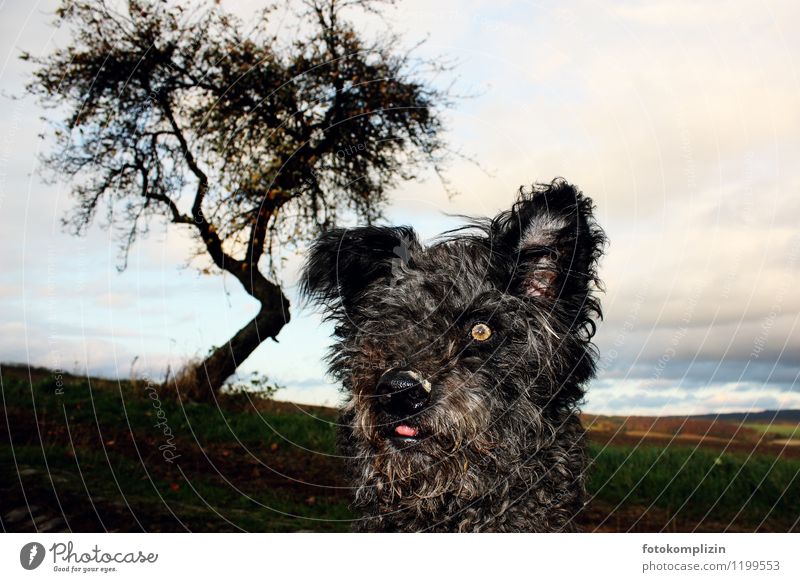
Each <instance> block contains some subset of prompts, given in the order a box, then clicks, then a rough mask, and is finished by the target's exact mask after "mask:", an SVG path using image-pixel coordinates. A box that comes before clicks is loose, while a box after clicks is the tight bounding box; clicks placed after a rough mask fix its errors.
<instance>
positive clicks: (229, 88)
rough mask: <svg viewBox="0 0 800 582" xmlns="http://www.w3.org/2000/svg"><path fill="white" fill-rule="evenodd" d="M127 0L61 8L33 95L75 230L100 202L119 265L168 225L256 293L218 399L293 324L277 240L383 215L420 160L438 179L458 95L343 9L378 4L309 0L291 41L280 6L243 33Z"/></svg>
mask: <svg viewBox="0 0 800 582" xmlns="http://www.w3.org/2000/svg"><path fill="white" fill-rule="evenodd" d="M295 4H297V3H295ZM116 6H117V5H113V6H112V5H111V4H109V3H107V2H104V1H102V0H75V1H68V0H67V1H64V2H63V3H62V5H61V7H60V8H59V9H58V11H57V19H58V22H57V25H58V26H65V27H68V28H69V30H70V31H71V40H70V43H69V44H68V45H67V46H66V47H65V48H60V49H57V50H55V51H54V52H52V53H51V54H49V55H47V56H44V57H32V56H31V55H29V54H23V56H22V58H23V59H28V60H30V61H33V62H34V63H35V65H36V69H35V72H34V75H33V78H32V81H31V82H30V83H29V85H28V87H27V89H28V92H29V93H31V94H33V95H35V96H37V97H38V98H39V99H40V101H41V103H42V104H43V105H45V106H50V107H52V108H54V112H55V115H53V116H52V118H51V120H50V122H51V127H52V137H53V138H54V142H53V147H52V148H50V149H49V150H48V153H47V154H45V156H44V158H43V161H44V167H45V168H46V169H47V170H49V172H50V175H49V176H48V177H49V179H51V180H62V179H69V180H70V181H71V184H72V195H73V199H74V202H75V204H74V206H73V207H72V209H71V211H70V212H69V213H68V215H67V216H66V217H65V218H64V224H65V225H66V226H67V227H68V228H69V229H70V230H71V231H72V232H74V233H76V234H82V233H84V232H85V231H86V229H87V227H88V226H89V225H90V224H91V223H92V221H93V219H94V218H95V215H96V214H97V213H98V211H100V210H101V209H102V210H104V211H105V213H106V217H107V219H106V221H104V226H107V227H108V228H109V229H111V230H112V231H113V232H114V233H115V234H116V236H117V237H118V240H119V245H120V251H121V252H120V269H124V268H125V266H126V263H127V256H128V252H129V250H130V248H131V245H133V244H134V242H135V241H136V240H137V239H139V237H141V236H143V235H145V234H147V232H148V230H149V229H150V228H152V226H153V225H154V224H173V225H177V227H179V228H183V229H186V230H188V231H189V232H190V233H192V235H193V238H194V239H195V240H196V242H197V253H198V254H201V255H205V256H207V257H208V258H209V259H210V262H211V264H213V268H212V270H214V271H216V272H220V271H226V272H228V273H229V274H230V275H232V276H233V277H234V278H236V280H237V281H239V282H240V283H241V285H242V286H243V288H244V289H245V290H246V291H247V293H249V294H250V295H252V296H253V297H254V298H255V299H257V300H258V301H259V303H260V304H261V308H260V309H259V311H258V313H257V314H256V316H255V317H254V318H253V319H252V320H251V321H249V322H248V323H247V324H246V325H245V326H244V327H242V328H241V329H240V330H239V331H238V332H236V333H235V334H234V335H233V337H232V338H231V339H230V341H228V342H227V343H226V344H225V345H223V346H220V347H216V348H213V349H212V350H211V351H210V352H209V355H208V356H207V357H206V359H205V360H204V361H203V362H202V363H201V364H200V365H199V366H198V368H197V370H196V372H197V375H198V378H199V380H200V382H201V384H202V386H201V393H202V394H204V395H205V396H206V397H210V396H211V394H212V393H213V392H214V391H216V390H218V389H219V388H220V387H221V386H222V385H223V383H224V382H225V380H226V379H227V378H228V377H229V376H230V375H232V374H233V373H234V372H235V370H236V368H237V366H238V365H239V364H241V363H242V362H243V361H244V360H245V359H246V358H247V357H248V356H249V355H250V354H251V353H252V352H253V350H255V348H256V347H257V346H258V345H259V344H260V343H261V342H262V341H264V340H265V339H266V338H273V339H274V338H275V337H276V336H277V335H278V332H279V331H280V330H281V329H282V328H283V326H284V325H285V324H286V323H287V322H288V321H289V301H288V300H287V299H286V296H285V295H284V294H283V292H282V290H281V287H280V284H279V280H278V278H277V276H276V270H275V269H274V258H275V256H276V250H277V249H279V248H281V247H285V246H286V245H300V244H303V243H305V242H307V241H308V240H309V239H310V238H312V237H313V236H315V235H316V234H317V233H318V232H320V231H321V230H324V229H325V228H326V227H327V226H328V225H330V224H332V223H333V222H334V221H335V220H336V218H337V217H339V216H341V215H342V214H343V213H348V212H349V213H354V214H355V215H356V216H357V217H358V218H359V219H360V220H362V221H366V222H372V221H374V220H375V219H377V218H379V217H380V216H381V213H382V211H383V209H384V207H385V203H386V201H387V194H388V192H389V191H390V189H391V188H392V187H393V186H394V185H396V184H397V183H398V181H400V180H408V179H413V178H414V177H415V172H417V171H418V170H419V169H420V168H422V167H426V166H427V167H433V168H434V169H435V171H436V172H437V173H439V175H440V176H441V165H442V163H443V162H444V161H445V160H446V158H447V155H448V150H447V147H446V144H445V143H444V142H443V141H442V138H441V130H442V120H441V112H442V108H443V107H446V106H448V105H449V104H450V101H449V98H448V94H449V92H448V91H447V90H444V91H440V90H437V89H435V88H434V87H433V85H432V84H431V82H430V81H428V80H427V79H428V77H427V76H426V71H425V70H423V69H425V68H426V67H428V69H427V70H430V71H435V70H437V69H440V68H441V67H440V66H439V65H438V64H437V63H431V62H425V61H419V60H415V59H413V58H412V56H411V53H410V52H407V51H402V50H400V49H398V47H399V46H400V44H399V43H398V42H397V38H396V37H395V36H393V35H391V34H386V35H383V36H382V37H381V38H378V39H374V40H368V39H366V38H365V37H364V35H363V34H360V33H359V31H357V30H356V28H355V27H354V25H353V24H352V23H351V22H350V21H348V20H347V19H346V18H345V16H346V11H347V10H353V11H357V10H362V11H374V10H375V9H376V8H377V7H378V6H377V4H376V2H374V1H369V0H362V1H358V0H356V1H351V2H347V1H342V0H326V1H322V0H308V1H307V2H305V3H303V4H302V6H303V8H302V10H300V11H298V12H297V13H296V14H295V17H296V23H297V24H298V29H297V30H298V32H296V33H295V35H294V37H293V38H291V39H286V38H285V37H284V36H278V35H277V34H276V33H271V32H269V26H268V25H269V24H270V23H271V20H272V19H274V17H275V15H276V13H277V12H276V8H275V7H270V8H268V9H266V10H264V11H263V12H261V13H259V15H258V18H257V19H256V20H255V22H254V23H249V24H248V25H249V27H250V28H249V29H248V28H247V27H246V26H245V24H244V23H243V22H241V21H240V20H238V19H236V18H235V17H233V16H231V15H230V14H227V13H225V12H223V11H222V10H221V9H220V8H219V7H218V6H216V5H213V4H203V5H200V6H199V7H198V5H197V4H192V3H187V4H186V5H185V6H183V7H181V6H176V5H174V4H169V5H168V4H165V3H163V2H150V1H144V0H130V1H129V2H128V3H127V4H126V5H124V6H122V7H116ZM300 31H302V32H300ZM423 77H424V78H425V80H421V79H422V78H423Z"/></svg>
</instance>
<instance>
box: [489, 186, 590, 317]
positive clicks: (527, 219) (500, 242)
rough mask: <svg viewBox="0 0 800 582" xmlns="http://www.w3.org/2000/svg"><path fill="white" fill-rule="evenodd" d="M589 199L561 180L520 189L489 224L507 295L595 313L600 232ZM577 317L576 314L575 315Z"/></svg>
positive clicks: (581, 311)
mask: <svg viewBox="0 0 800 582" xmlns="http://www.w3.org/2000/svg"><path fill="white" fill-rule="evenodd" d="M593 211H594V205H593V203H592V200H591V199H590V198H587V197H586V196H584V195H583V194H582V193H581V192H580V190H578V189H577V188H575V187H574V186H572V185H570V184H568V183H567V182H566V181H564V180H560V179H559V180H555V181H553V182H552V183H551V184H547V185H536V186H534V187H533V188H531V189H525V188H522V189H520V195H519V199H518V200H517V202H516V204H514V207H513V208H512V209H511V210H510V211H507V212H504V213H502V214H500V215H499V216H497V217H496V218H495V219H494V221H492V227H491V234H492V237H491V242H492V246H493V248H492V251H493V253H492V254H493V255H494V256H495V257H498V256H499V257H500V259H501V262H502V263H504V264H503V267H502V268H503V269H504V270H505V272H506V275H507V279H506V281H507V284H508V286H509V289H508V290H509V291H510V292H511V293H514V294H517V295H521V296H524V297H530V298H534V297H538V298H542V299H545V300H552V301H557V302H560V304H562V305H563V306H564V307H565V308H567V309H569V310H578V312H579V314H580V315H587V314H588V310H590V309H591V310H595V311H597V312H598V314H599V306H598V305H597V303H596V301H594V300H593V298H592V296H591V292H592V289H593V287H595V286H599V285H600V281H599V279H598V278H597V272H596V267H597V261H598V259H599V258H600V256H601V254H602V252H603V246H604V244H605V240H606V239H605V234H604V233H603V230H602V229H601V228H600V227H599V226H598V225H597V223H596V222H595V219H594V213H593ZM579 314H578V313H576V315H579Z"/></svg>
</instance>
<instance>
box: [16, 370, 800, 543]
mask: <svg viewBox="0 0 800 582" xmlns="http://www.w3.org/2000/svg"><path fill="white" fill-rule="evenodd" d="M6 372H7V369H4V374H3V379H2V380H3V381H2V400H3V407H4V411H5V414H4V415H3V416H2V417H0V425H2V426H0V433H1V434H2V435H3V437H2V438H3V441H2V443H1V444H0V469H1V472H0V475H2V480H1V481H0V518H2V521H3V528H4V529H5V530H10V531H20V530H26V528H27V530H30V529H32V525H31V517H30V515H29V514H34V516H33V517H34V519H35V520H36V522H37V524H38V525H37V528H39V529H41V528H40V527H39V526H41V525H42V524H48V526H49V528H50V529H52V530H53V531H59V530H63V529H67V528H71V529H73V530H75V531H86V530H89V531H93V530H104V529H107V530H115V531H140V530H146V531H184V530H192V531H240V530H246V531H296V530H304V531H309V530H310V531H346V530H347V529H349V520H350V519H352V513H351V511H350V509H349V501H350V491H349V489H348V487H347V483H346V481H345V480H344V477H343V468H342V463H341V460H340V459H339V458H338V457H337V456H336V448H335V436H334V433H335V412H334V411H332V410H330V409H324V408H314V407H298V406H295V405H291V404H288V403H274V402H270V401H265V400H260V399H256V400H254V401H250V400H249V398H248V397H247V395H242V394H238V395H235V396H229V397H223V398H222V399H221V401H220V406H219V407H217V406H211V405H207V404H201V403H188V404H183V403H181V402H180V401H177V400H176V399H175V398H173V397H171V396H169V395H168V394H167V393H165V392H164V391H163V390H162V391H161V392H160V393H158V392H154V390H153V389H152V388H149V389H148V388H147V387H146V386H143V385H133V384H131V383H129V382H112V381H103V380H87V379H79V378H74V377H64V378H62V379H61V380H59V379H57V378H56V377H55V376H54V375H53V374H52V373H48V372H47V371H38V372H37V373H36V374H34V377H33V379H32V381H31V380H28V378H27V377H26V375H21V374H19V373H15V374H10V373H6ZM159 410H160V411H161V412H159ZM159 422H161V423H162V426H160V427H157V426H156V424H157V423H159ZM773 426H774V425H773ZM164 427H168V428H169V433H168V434H165V432H164ZM9 434H10V435H11V438H10V440H9ZM11 445H13V446H11ZM165 450H168V451H169V453H168V454H167V455H166V456H165V452H164V451H165ZM590 454H591V456H592V458H593V463H592V467H591V472H590V479H589V491H590V494H591V495H592V498H593V502H592V506H591V508H592V510H591V511H589V512H588V513H587V514H586V515H585V516H583V517H582V520H583V523H584V527H585V529H589V530H595V529H598V530H602V531H616V530H622V531H627V530H628V529H640V530H646V531H659V530H661V529H666V530H674V529H688V530H692V529H695V528H697V529H699V530H706V531H709V530H710V531H716V530H721V529H731V530H739V531H748V530H750V531H752V530H755V529H760V530H768V531H787V530H790V529H795V530H796V529H797V518H798V516H800V459H795V458H783V457H781V458H779V457H777V456H774V455H768V454H758V455H745V454H740V453H730V452H720V451H715V450H710V449H706V448H702V447H696V446H687V445H686V444H682V445H675V446H673V445H670V446H669V447H668V448H664V447H656V446H652V445H648V444H643V445H638V446H617V445H613V446H608V445H602V446H601V445H600V444H593V445H591V447H590ZM176 455H177V456H176ZM169 457H175V458H174V459H173V461H172V462H170V461H169V460H167V459H168V458H169ZM29 505H30V506H34V507H35V508H36V509H35V510H32V511H27V507H28V506H29ZM45 529H47V528H45Z"/></svg>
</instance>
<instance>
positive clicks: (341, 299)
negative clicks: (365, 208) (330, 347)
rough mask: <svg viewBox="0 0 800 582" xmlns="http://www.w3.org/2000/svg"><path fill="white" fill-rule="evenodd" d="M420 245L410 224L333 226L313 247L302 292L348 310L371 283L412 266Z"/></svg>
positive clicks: (335, 308) (303, 274)
mask: <svg viewBox="0 0 800 582" xmlns="http://www.w3.org/2000/svg"><path fill="white" fill-rule="evenodd" d="M419 246H420V245H419V241H418V240H417V236H416V233H415V232H414V229H412V228H410V227H407V226H400V227H385V226H364V227H359V228H352V229H344V228H334V229H331V230H329V231H327V232H325V233H323V234H322V235H320V236H319V238H317V240H316V241H315V242H314V243H313V245H312V246H311V249H310V250H309V253H308V258H307V259H306V263H305V265H304V267H303V272H302V275H301V280H300V291H301V293H302V294H303V295H304V296H305V297H307V298H309V299H311V300H312V301H315V302H317V303H319V304H321V305H324V306H325V307H327V308H328V309H330V310H332V311H336V310H338V309H340V308H344V309H345V310H347V309H348V308H349V307H350V306H352V305H353V304H354V302H355V301H356V300H357V299H358V297H359V296H360V295H361V294H362V293H363V291H364V290H365V289H366V288H367V287H368V286H369V285H370V284H371V283H373V282H375V281H377V280H378V279H380V278H382V277H389V276H392V275H393V274H395V273H398V272H401V270H402V269H406V268H408V267H410V266H412V261H413V259H412V253H413V252H414V251H415V250H417V249H418V248H419Z"/></svg>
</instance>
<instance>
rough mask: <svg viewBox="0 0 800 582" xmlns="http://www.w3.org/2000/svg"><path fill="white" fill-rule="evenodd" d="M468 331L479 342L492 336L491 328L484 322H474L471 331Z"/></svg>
mask: <svg viewBox="0 0 800 582" xmlns="http://www.w3.org/2000/svg"><path fill="white" fill-rule="evenodd" d="M470 333H471V335H472V339H474V340H476V341H479V342H485V341H486V340H488V339H489V338H490V337H492V330H491V328H490V327H489V326H488V325H486V324H485V323H476V324H475V325H473V326H472V331H471V332H470Z"/></svg>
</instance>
